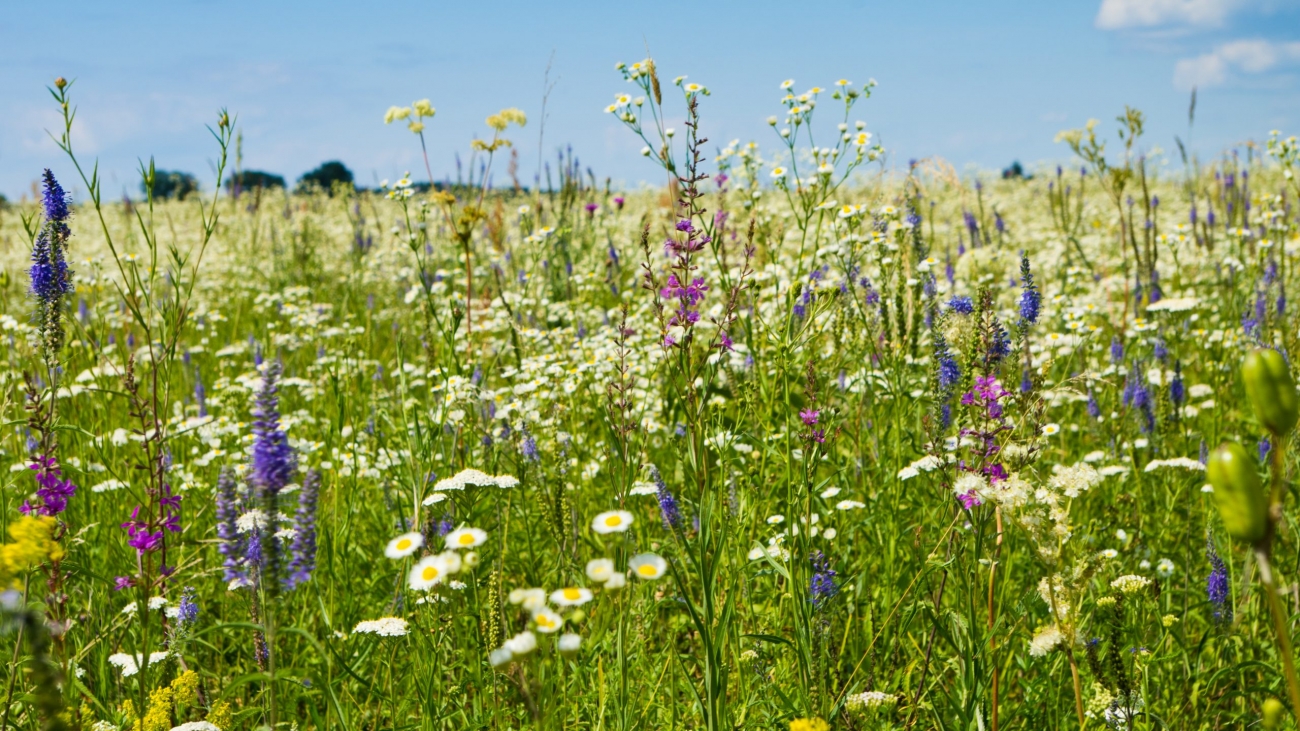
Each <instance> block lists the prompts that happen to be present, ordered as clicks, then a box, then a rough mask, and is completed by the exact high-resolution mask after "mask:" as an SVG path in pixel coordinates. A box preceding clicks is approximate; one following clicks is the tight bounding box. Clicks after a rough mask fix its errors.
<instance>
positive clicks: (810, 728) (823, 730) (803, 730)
mask: <svg viewBox="0 0 1300 731" xmlns="http://www.w3.org/2000/svg"><path fill="white" fill-rule="evenodd" d="M830 728H831V725H830V724H829V723H826V722H825V721H823V720H821V719H820V718H796V719H795V720H793V721H791V722H790V731H830Z"/></svg>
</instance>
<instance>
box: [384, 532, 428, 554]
mask: <svg viewBox="0 0 1300 731" xmlns="http://www.w3.org/2000/svg"><path fill="white" fill-rule="evenodd" d="M423 545H424V536H423V535H421V534H420V533H419V532H418V531H411V532H410V533H403V534H402V535H400V536H398V537H396V538H394V539H393V540H391V541H389V542H388V547H387V548H385V549H384V555H385V556H387V557H389V558H392V559H399V558H406V557H407V556H410V555H411V554H412V553H415V552H416V551H418V550H420V547H421V546H423Z"/></svg>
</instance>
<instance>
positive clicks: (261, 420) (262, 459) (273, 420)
mask: <svg viewBox="0 0 1300 731" xmlns="http://www.w3.org/2000/svg"><path fill="white" fill-rule="evenodd" d="M279 378H280V363H279V361H275V362H272V363H271V364H270V365H269V366H267V368H266V371H265V372H264V373H263V375H262V388H261V389H260V390H259V391H258V393H257V401H256V403H255V404H254V406H253V454H252V460H251V464H250V465H249V477H250V480H249V481H250V483H251V484H252V486H253V487H254V488H256V489H257V490H258V491H259V493H260V494H261V495H262V496H263V497H266V496H274V495H276V494H278V493H279V492H280V490H282V489H284V487H285V486H286V485H288V484H289V482H290V481H291V480H292V479H293V473H294V472H295V471H297V469H298V460H297V457H296V455H295V454H294V451H293V447H290V446H289V437H288V435H286V434H285V433H284V430H283V429H281V428H280V398H279V396H278V395H277V393H276V392H277V389H278V385H277V381H278V380H279Z"/></svg>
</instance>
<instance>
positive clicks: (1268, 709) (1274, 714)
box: [1264, 698, 1286, 729]
mask: <svg viewBox="0 0 1300 731" xmlns="http://www.w3.org/2000/svg"><path fill="white" fill-rule="evenodd" d="M1285 710H1286V707H1285V706H1283V705H1282V701H1280V700H1278V699H1276V698H1269V699H1268V700H1266V701H1264V728H1266V729H1275V728H1281V726H1282V712H1283V711H1285Z"/></svg>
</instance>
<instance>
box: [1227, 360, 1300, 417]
mask: <svg viewBox="0 0 1300 731" xmlns="http://www.w3.org/2000/svg"><path fill="white" fill-rule="evenodd" d="M1241 376H1242V379H1243V380H1245V382H1246V395H1247V396H1249V397H1250V403H1251V405H1252V406H1254V407H1255V416H1256V417H1258V418H1259V421H1260V423H1261V424H1263V425H1264V426H1265V427H1266V428H1267V429H1268V430H1269V431H1271V432H1273V433H1274V434H1287V433H1289V432H1290V431H1291V428H1292V427H1294V426H1295V423H1296V418H1297V417H1300V398H1297V396H1296V391H1295V381H1293V380H1291V369H1290V368H1288V367H1287V364H1286V360H1285V359H1284V358H1283V357H1282V354H1281V353H1279V352H1277V351H1276V350H1269V349H1266V348H1260V349H1259V350H1255V351H1252V352H1251V353H1250V355H1247V356H1246V360H1245V362H1243V363H1242V364H1241Z"/></svg>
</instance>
